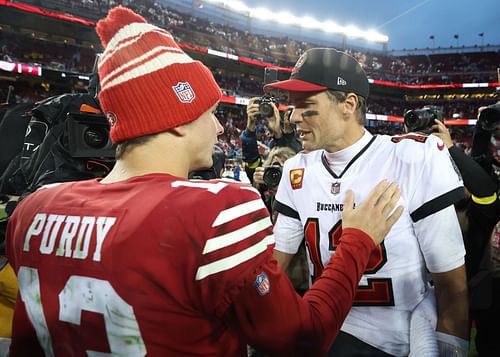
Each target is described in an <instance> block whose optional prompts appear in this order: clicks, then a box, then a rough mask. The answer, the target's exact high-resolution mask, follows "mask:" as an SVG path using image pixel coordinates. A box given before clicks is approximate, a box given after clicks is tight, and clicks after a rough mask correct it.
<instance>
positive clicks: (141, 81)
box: [96, 6, 221, 143]
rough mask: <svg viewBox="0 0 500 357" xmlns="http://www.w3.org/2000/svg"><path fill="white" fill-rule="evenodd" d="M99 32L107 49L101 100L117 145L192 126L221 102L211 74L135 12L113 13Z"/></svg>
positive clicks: (101, 71) (118, 10) (101, 62)
mask: <svg viewBox="0 0 500 357" xmlns="http://www.w3.org/2000/svg"><path fill="white" fill-rule="evenodd" d="M96 31H97V34H98V35H99V37H100V39H101V42H102V45H103V46H104V47H105V48H106V49H105V51H104V53H103V54H102V56H101V58H100V59H99V64H98V66H99V78H100V84H101V91H100V93H99V101H100V103H101V107H102V110H103V112H104V113H105V114H106V118H107V119H108V121H109V123H110V126H111V131H110V136H111V141H112V142H113V143H119V142H122V141H125V140H129V139H133V138H137V137H140V136H144V135H149V134H155V133H159V132H163V131H166V130H168V129H171V128H174V127H176V126H180V125H183V124H187V123H189V122H192V121H194V120H196V119H198V118H199V117H200V116H201V115H202V114H203V113H204V112H206V111H207V110H208V109H210V107H212V106H213V105H214V104H215V103H217V102H218V101H219V100H220V98H221V90H220V88H219V86H218V85H217V83H216V82H215V80H214V77H213V75H212V73H211V72H210V70H209V69H208V68H207V67H205V66H204V65H203V64H202V63H201V62H199V61H195V60H193V59H192V58H191V57H189V56H188V55H187V54H186V53H184V51H182V50H181V49H180V47H179V46H178V45H177V43H176V42H175V40H174V38H173V37H172V35H171V34H170V33H169V32H168V31H165V30H163V29H161V28H159V27H156V26H153V25H151V24H148V23H147V22H146V20H145V19H144V18H143V17H142V16H140V15H138V14H136V13H135V12H133V11H132V10H130V9H127V8H125V7H122V6H118V7H115V8H113V9H111V10H110V11H109V13H108V16H107V17H106V18H105V19H103V20H100V21H99V22H98V23H97V26H96Z"/></svg>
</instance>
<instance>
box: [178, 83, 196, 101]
mask: <svg viewBox="0 0 500 357" xmlns="http://www.w3.org/2000/svg"><path fill="white" fill-rule="evenodd" d="M172 89H173V90H174V92H175V94H176V95H177V98H179V100H180V101H181V102H182V103H191V102H192V101H193V100H194V98H196V94H194V90H193V88H191V85H190V84H189V83H188V82H179V83H177V84H176V85H175V86H172Z"/></svg>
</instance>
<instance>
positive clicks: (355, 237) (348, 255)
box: [228, 228, 374, 356]
mask: <svg viewBox="0 0 500 357" xmlns="http://www.w3.org/2000/svg"><path fill="white" fill-rule="evenodd" d="M373 248H374V244H373V241H372V240H371V239H370V237H368V236H367V235H366V234H365V233H363V232H361V231H359V230H356V229H349V228H348V229H345V230H344V233H343V235H342V240H341V243H340V245H339V248H337V251H336V253H335V255H334V256H332V258H331V260H330V262H329V264H328V265H327V267H326V268H325V270H324V272H323V274H322V275H321V276H320V278H319V279H317V280H316V282H315V283H314V285H313V286H312V287H311V288H310V289H309V291H308V292H307V293H306V294H305V295H304V297H303V298H301V297H300V296H299V295H297V294H296V293H295V291H294V288H293V286H292V285H291V283H290V281H289V280H288V278H287V277H286V275H285V273H284V272H283V271H282V270H281V269H280V268H279V267H278V265H277V262H276V260H274V259H272V260H270V261H269V262H267V263H266V264H265V265H264V266H263V267H262V269H261V270H260V271H258V272H256V273H255V274H254V275H253V278H254V281H253V282H252V283H250V284H247V285H246V286H245V289H244V290H243V291H242V293H241V294H240V295H239V297H238V299H237V300H235V304H234V309H232V310H231V311H230V312H229V313H228V314H229V315H231V316H229V317H228V319H229V320H230V321H232V322H233V323H234V324H235V325H236V328H237V329H239V330H240V331H241V333H242V334H243V335H244V336H245V338H246V339H247V340H248V341H249V344H251V345H252V346H254V347H256V348H258V349H259V350H260V351H262V352H265V353H267V354H270V355H273V356H276V355H277V356H291V355H310V356H319V355H323V354H325V353H326V351H327V350H328V348H329V346H330V345H331V344H332V342H333V341H334V339H335V337H336V336H337V334H338V331H339V330H340V328H341V326H342V324H343V322H344V319H345V317H346V316H347V313H348V312H349V310H350V309H351V305H352V301H353V298H354V294H355V291H356V287H357V284H358V282H359V279H360V278H361V276H362V274H363V271H364V269H365V267H366V264H367V262H368V259H369V256H370V254H371V251H372V250H373ZM263 280H267V281H266V282H265V283H262V281H263ZM263 284H264V286H266V287H267V289H263V288H262V285H263ZM263 292H264V293H263ZM266 292H267V293H266Z"/></svg>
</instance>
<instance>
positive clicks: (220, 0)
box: [203, 0, 389, 43]
mask: <svg viewBox="0 0 500 357" xmlns="http://www.w3.org/2000/svg"><path fill="white" fill-rule="evenodd" d="M203 1H205V2H208V3H214V4H218V5H222V6H223V7H225V8H228V9H231V10H234V11H237V12H241V13H244V14H245V15H246V16H250V17H252V18H255V19H258V20H262V21H276V22H279V23H281V24H284V25H296V26H300V27H303V28H307V29H312V30H321V31H325V32H328V33H336V34H340V35H343V36H346V37H349V38H358V39H364V40H367V41H371V42H378V43H387V42H389V37H388V36H386V35H383V34H380V33H378V32H376V31H374V30H369V31H363V30H360V29H358V28H357V27H355V26H339V25H337V24H336V23H334V22H332V21H324V22H323V21H318V20H316V19H313V18H311V17H309V16H304V17H297V16H294V15H292V14H290V13H288V12H285V11H282V12H279V13H276V12H273V11H270V10H268V9H264V8H250V7H248V6H247V5H245V4H244V3H243V2H241V1H237V0H203Z"/></svg>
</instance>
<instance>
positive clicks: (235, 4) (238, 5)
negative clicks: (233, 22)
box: [226, 1, 251, 12]
mask: <svg viewBox="0 0 500 357" xmlns="http://www.w3.org/2000/svg"><path fill="white" fill-rule="evenodd" d="M226 3H227V7H229V8H231V9H233V10H234V11H239V12H248V11H250V10H251V9H250V8H249V7H248V6H246V5H245V4H244V3H242V2H241V1H226Z"/></svg>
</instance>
